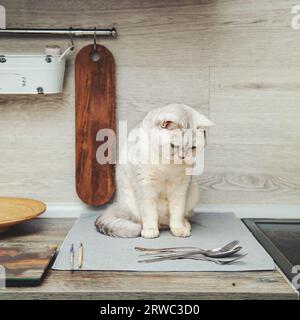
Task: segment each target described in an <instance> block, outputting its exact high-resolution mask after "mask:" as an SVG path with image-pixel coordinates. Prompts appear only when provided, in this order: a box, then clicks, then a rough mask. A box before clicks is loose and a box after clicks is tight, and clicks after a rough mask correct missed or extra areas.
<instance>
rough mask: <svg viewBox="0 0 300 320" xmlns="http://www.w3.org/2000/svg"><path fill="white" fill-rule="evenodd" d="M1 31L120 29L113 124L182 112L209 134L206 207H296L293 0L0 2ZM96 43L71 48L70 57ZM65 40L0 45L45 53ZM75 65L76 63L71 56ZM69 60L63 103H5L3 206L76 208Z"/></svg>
mask: <svg viewBox="0 0 300 320" xmlns="http://www.w3.org/2000/svg"><path fill="white" fill-rule="evenodd" d="M1 4H2V5H4V6H5V7H6V9H7V20H8V27H52V28H53V27H69V26H73V27H94V26H97V27H106V26H115V27H116V28H117V29H118V31H119V37H118V39H117V40H111V39H103V38H102V39H99V42H101V43H102V44H103V45H105V46H107V47H108V48H109V49H110V50H111V51H112V53H113V54H114V56H115V59H116V63H117V116H118V119H120V120H128V121H129V127H132V126H133V124H134V123H135V122H136V121H138V120H139V119H141V118H142V117H143V116H144V114H145V113H146V112H147V111H148V110H150V109H151V108H154V107H158V106H161V105H163V104H166V103H170V102H182V103H186V104H189V105H191V106H192V107H194V108H197V109H199V110H200V111H202V112H203V113H205V114H207V115H209V117H210V118H211V119H212V120H213V121H214V122H215V123H216V127H215V128H213V129H211V130H210V133H209V141H208V142H209V143H208V147H207V151H206V167H205V173H204V174H203V175H202V176H201V177H200V178H199V183H200V186H201V203H203V204H249V203H258V204H261V203H265V204H279V203H281V204H300V139H299V138H300V90H299V89H300V49H299V43H300V31H299V30H298V31H295V30H293V29H292V28H291V26H290V22H291V18H292V15H291V7H292V5H294V4H295V1H290V0H276V1H272V0H247V1H244V0H218V1H217V0H211V1H209V0H206V1H205V0H203V1H200V0H198V1H196V0H182V1H179V0H167V1H156V0H153V1H150V0H142V1H141V0H123V1H122V0H118V1H117V0H110V1H103V0H87V1H80V0H73V1H71V0H63V1H50V0H28V1H19V0H3V1H1ZM91 41H92V39H84V40H76V46H77V50H78V49H80V48H81V47H82V46H83V45H85V44H87V43H90V42H91ZM46 44H60V45H61V46H62V47H66V46H67V45H68V40H67V39H64V38H47V39H45V38H32V37H31V38H29V37H27V38H1V39H0V49H1V50H0V51H1V53H2V52H9V51H12V52H24V51H37V52H40V51H43V48H44V46H45V45H46ZM74 56H75V55H74ZM74 56H73V57H72V58H71V59H70V60H69V62H68V66H67V70H66V78H65V88H64V92H63V94H58V95H48V96H47V95H46V96H25V95H22V96H16V95H14V96H11V95H0V195H2V196H27V197H34V198H38V199H41V200H44V201H46V202H48V203H51V202H70V203H77V202H79V199H78V198H77V196H76V193H75V182H74V181H75V180H74V179H75V178H74V165H75V155H74V146H75V143H74Z"/></svg>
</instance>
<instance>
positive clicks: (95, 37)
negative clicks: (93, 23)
mask: <svg viewBox="0 0 300 320" xmlns="http://www.w3.org/2000/svg"><path fill="white" fill-rule="evenodd" d="M94 51H97V35H96V28H94Z"/></svg>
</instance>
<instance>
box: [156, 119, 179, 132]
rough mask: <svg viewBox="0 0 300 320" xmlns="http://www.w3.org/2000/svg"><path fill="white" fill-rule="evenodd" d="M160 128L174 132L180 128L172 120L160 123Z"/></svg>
mask: <svg viewBox="0 0 300 320" xmlns="http://www.w3.org/2000/svg"><path fill="white" fill-rule="evenodd" d="M160 127H161V128H163V129H168V130H173V129H177V128H178V127H179V124H178V123H176V122H174V121H171V120H162V121H161V122H160Z"/></svg>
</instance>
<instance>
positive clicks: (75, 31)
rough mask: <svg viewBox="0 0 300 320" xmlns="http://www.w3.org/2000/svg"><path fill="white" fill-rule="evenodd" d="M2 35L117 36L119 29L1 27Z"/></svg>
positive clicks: (0, 32) (0, 33)
mask: <svg viewBox="0 0 300 320" xmlns="http://www.w3.org/2000/svg"><path fill="white" fill-rule="evenodd" d="M0 35H68V36H75V37H82V36H110V37H113V38H115V37H117V30H116V29H115V28H111V29H97V28H91V29H83V28H68V29H35V28H31V29H30V28H16V29H15V28H7V29H0Z"/></svg>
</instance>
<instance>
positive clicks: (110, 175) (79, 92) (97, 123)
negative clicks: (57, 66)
mask: <svg viewBox="0 0 300 320" xmlns="http://www.w3.org/2000/svg"><path fill="white" fill-rule="evenodd" d="M96 50H97V53H98V54H99V60H97V61H95V59H94V60H93V59H92V54H93V52H94V46H93V45H88V46H86V47H84V48H82V49H81V50H80V51H79V53H78V54H77V57H76V61H75V105H76V190H77V194H78V196H79V198H80V199H81V200H82V201H83V202H85V203H86V204H88V205H93V206H99V205H102V204H105V203H106V202H108V201H109V200H110V199H111V198H112V196H113V194H114V192H115V183H114V166H113V165H112V164H99V162H98V161H97V159H96V152H97V150H98V148H99V146H100V145H101V144H102V143H104V142H99V141H96V136H97V133H98V132H99V130H100V129H104V128H110V129H113V130H114V131H115V129H116V120H115V99H116V98H115V62H114V58H113V55H112V54H111V52H110V51H109V50H108V49H106V48H105V47H103V46H101V45H97V46H96Z"/></svg>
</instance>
